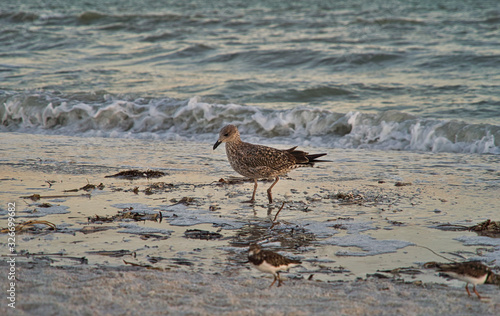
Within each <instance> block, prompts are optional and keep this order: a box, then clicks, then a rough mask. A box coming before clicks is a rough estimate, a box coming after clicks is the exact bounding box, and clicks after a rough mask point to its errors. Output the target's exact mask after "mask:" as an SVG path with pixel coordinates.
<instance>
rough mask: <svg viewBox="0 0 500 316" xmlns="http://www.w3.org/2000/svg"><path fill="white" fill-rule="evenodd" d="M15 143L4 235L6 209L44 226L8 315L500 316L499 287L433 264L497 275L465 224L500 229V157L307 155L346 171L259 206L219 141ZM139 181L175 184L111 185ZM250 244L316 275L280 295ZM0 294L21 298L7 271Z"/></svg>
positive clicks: (499, 245) (302, 178)
mask: <svg viewBox="0 0 500 316" xmlns="http://www.w3.org/2000/svg"><path fill="white" fill-rule="evenodd" d="M1 145H2V148H3V151H2V152H1V153H0V155H1V156H0V162H1V164H2V166H1V167H2V175H1V183H2V190H1V192H0V196H1V199H2V201H5V202H6V203H5V205H2V208H1V210H0V212H1V213H0V215H1V217H2V224H1V225H0V226H1V227H2V228H5V227H7V226H8V224H7V223H8V218H9V212H8V207H7V203H15V213H16V214H15V219H16V224H17V225H18V226H22V225H23V224H26V222H27V221H30V220H31V221H38V222H33V223H34V224H33V225H31V226H30V225H28V226H26V227H25V228H23V229H20V230H19V231H18V232H17V234H16V240H15V253H16V254H17V257H16V265H15V269H16V281H17V282H16V285H15V294H16V309H15V311H14V310H13V309H11V308H9V307H8V305H7V304H8V303H9V302H8V300H7V298H6V297H5V295H4V299H3V300H2V303H1V305H0V311H1V313H2V314H5V311H6V312H7V313H8V314H9V315H35V314H36V315H67V314H74V315H133V314H137V313H146V314H152V315H155V314H158V315H160V314H174V315H175V314H186V315H193V314H200V315H209V314H228V315H259V314H290V315H308V314H324V315H327V314H328V315H332V314H333V315H335V314H337V315H347V314H348V315H368V314H370V315H382V314H385V315H394V314H400V315H471V314H477V315H495V314H498V312H499V310H500V296H499V295H498V293H499V289H498V286H496V285H479V286H478V290H479V292H480V293H481V294H482V295H484V296H488V297H489V299H484V300H481V301H480V300H478V299H477V297H474V296H473V297H468V296H467V293H466V292H465V290H464V288H463V287H464V283H463V282H460V281H453V280H451V281H450V280H447V279H444V278H441V277H439V276H437V274H436V273H435V272H434V271H432V270H426V269H423V268H422V264H423V263H425V262H428V261H441V262H445V261H446V260H445V259H444V258H442V257H439V256H438V255H436V254H435V253H437V254H439V255H442V256H444V257H446V258H450V259H452V260H455V261H465V260H469V259H477V260H482V261H484V262H485V263H487V264H488V265H489V266H491V267H492V268H494V269H495V268H498V262H499V261H498V258H499V256H500V242H499V239H498V238H492V237H488V236H480V235H478V234H477V233H475V232H473V231H468V230H465V229H459V228H458V226H462V227H470V226H472V225H475V224H478V223H481V222H484V221H485V220H487V219H491V220H498V202H499V200H498V196H497V192H498V165H499V164H498V159H499V157H498V156H496V155H468V154H447V153H440V154H433V153H412V152H397V151H391V152H383V151H363V150H335V149H325V148H313V149H311V148H303V149H304V150H308V151H317V152H327V153H328V156H327V157H328V158H329V159H331V160H332V162H331V163H329V164H322V165H318V166H317V167H315V168H302V169H300V170H296V171H293V172H291V173H290V174H289V177H287V178H284V179H283V180H282V181H280V182H279V183H278V184H277V185H276V187H275V188H274V189H273V193H274V195H275V200H276V202H275V203H274V204H273V205H270V206H269V205H268V204H267V198H266V196H265V188H267V186H269V185H270V182H262V181H261V182H259V189H258V191H257V197H256V199H257V203H256V204H255V205H249V204H244V203H242V202H243V201H245V200H248V198H249V197H250V195H251V192H252V189H253V185H252V184H251V183H250V182H245V181H241V179H240V178H236V180H235V179H234V178H232V177H236V176H237V174H235V172H234V171H232V170H231V168H230V166H229V164H228V162H227V160H226V158H225V153H224V151H223V150H218V151H215V152H214V151H213V150H212V148H211V147H212V146H211V145H212V144H209V143H193V142H187V143H185V142H181V141H152V140H138V139H123V138H89V137H87V138H79V137H67V136H47V135H46V136H44V135H28V134H17V133H4V134H3V135H2V139H1ZM276 146H277V147H279V145H276ZM125 170H141V171H143V172H145V171H147V170H154V171H158V172H163V173H164V175H163V176H162V177H159V178H144V177H139V178H134V179H130V178H117V177H109V176H111V175H115V174H116V173H118V172H121V171H125ZM221 179H222V180H221ZM283 203H284V204H283ZM281 206H283V209H282V210H281V212H280V213H279V215H278V216H276V213H277V212H278V210H279V209H280V208H281ZM447 224H451V225H456V226H455V229H452V230H450V229H443V227H446V225H447ZM443 225H444V226H443ZM54 227H56V229H54ZM0 238H2V239H1V241H0V242H1V244H2V249H4V250H3V251H2V256H3V260H2V265H1V266H0V268H1V269H2V270H3V271H8V269H9V266H8V262H7V260H8V259H9V258H10V255H11V253H9V252H8V247H7V244H8V240H7V238H8V236H7V234H2V235H0ZM251 242H260V243H262V244H263V247H266V248H268V249H272V250H275V251H278V252H279V253H281V254H283V255H286V256H289V257H293V258H298V259H300V260H302V262H303V264H302V265H301V266H299V267H296V268H294V269H293V270H291V271H290V273H287V274H284V275H285V276H286V277H287V280H286V281H285V282H286V283H285V285H284V286H282V287H280V288H271V289H269V288H268V286H269V284H270V282H271V280H272V278H271V276H270V275H263V274H262V273H260V272H258V271H257V270H256V269H253V268H252V267H250V265H249V264H248V263H247V262H246V251H247V249H248V244H249V243H251ZM419 246H422V247H427V248H428V249H426V248H422V247H419ZM429 249H430V250H432V251H433V252H434V253H433V252H431V251H430V250H429ZM495 271H496V272H497V273H498V270H495ZM4 275H6V274H5V273H4ZM0 284H1V286H2V291H3V293H7V292H6V291H7V290H8V286H9V284H8V280H7V277H6V276H5V277H4V279H3V280H2V281H1V282H0Z"/></svg>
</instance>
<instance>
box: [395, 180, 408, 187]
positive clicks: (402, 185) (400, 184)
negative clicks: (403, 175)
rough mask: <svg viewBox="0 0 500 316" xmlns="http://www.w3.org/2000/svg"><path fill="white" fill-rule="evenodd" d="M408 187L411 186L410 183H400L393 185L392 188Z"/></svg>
mask: <svg viewBox="0 0 500 316" xmlns="http://www.w3.org/2000/svg"><path fill="white" fill-rule="evenodd" d="M409 185H412V183H411V182H401V181H398V182H396V183H394V186H396V187H406V186H409Z"/></svg>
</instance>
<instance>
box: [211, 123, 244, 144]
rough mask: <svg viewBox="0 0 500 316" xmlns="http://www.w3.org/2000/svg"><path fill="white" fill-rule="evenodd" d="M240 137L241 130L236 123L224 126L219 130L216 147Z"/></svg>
mask: <svg viewBox="0 0 500 316" xmlns="http://www.w3.org/2000/svg"><path fill="white" fill-rule="evenodd" d="M239 139H240V132H238V128H237V127H236V126H234V125H227V126H224V127H223V128H222V129H221V130H220V132H219V139H218V140H217V141H216V142H215V144H214V149H215V148H217V147H218V146H219V145H220V144H221V143H226V142H232V141H235V140H239Z"/></svg>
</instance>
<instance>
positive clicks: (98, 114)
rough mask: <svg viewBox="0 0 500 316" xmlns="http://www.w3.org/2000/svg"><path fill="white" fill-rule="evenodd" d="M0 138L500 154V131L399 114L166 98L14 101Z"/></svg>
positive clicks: (2, 110) (43, 96)
mask: <svg viewBox="0 0 500 316" xmlns="http://www.w3.org/2000/svg"><path fill="white" fill-rule="evenodd" d="M4 99H5V100H4V102H3V105H2V106H0V117H1V127H0V130H1V131H10V132H35V133H48V134H52V133H54V134H67V135H82V136H102V137H134V138H153V139H159V138H161V139H184V140H197V141H212V140H213V139H215V137H216V136H215V135H216V134H217V133H218V131H219V130H220V128H221V127H222V126H224V125H226V124H235V125H237V126H238V127H239V129H240V131H241V134H242V135H243V137H244V138H245V139H247V140H248V141H260V142H267V143H271V142H272V143H282V144H293V145H303V146H322V147H332V148H368V149H378V150H412V151H431V152H464V153H491V154H500V144H499V142H500V127H499V126H497V125H488V124H469V123H466V122H462V121H454V120H453V121H447V120H433V119H422V118H418V117H415V116H413V115H410V114H407V113H403V112H399V111H385V112H381V113H375V114H370V113H362V112H349V113H336V112H332V111H328V110H322V109H318V108H313V107H298V108H294V109H263V108H258V107H254V106H244V105H238V104H218V103H208V102H203V101H201V100H200V99H199V98H197V97H194V98H191V99H189V100H176V99H171V98H162V99H157V98H149V99H147V98H137V99H127V98H125V97H119V96H112V95H108V94H105V93H102V94H100V95H97V96H96V95H80V96H75V95H72V96H64V95H57V94H51V93H45V92H44V93H38V94H29V95H19V94H16V95H11V96H7V97H5V98H4Z"/></svg>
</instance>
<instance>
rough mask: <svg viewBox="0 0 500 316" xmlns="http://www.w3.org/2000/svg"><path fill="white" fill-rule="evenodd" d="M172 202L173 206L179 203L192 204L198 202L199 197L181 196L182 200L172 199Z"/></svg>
mask: <svg viewBox="0 0 500 316" xmlns="http://www.w3.org/2000/svg"><path fill="white" fill-rule="evenodd" d="M170 202H172V203H174V204H172V205H171V206H174V205H178V204H184V205H191V204H196V202H197V199H196V198H194V197H190V196H185V197H183V198H181V199H180V200H177V199H170Z"/></svg>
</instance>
